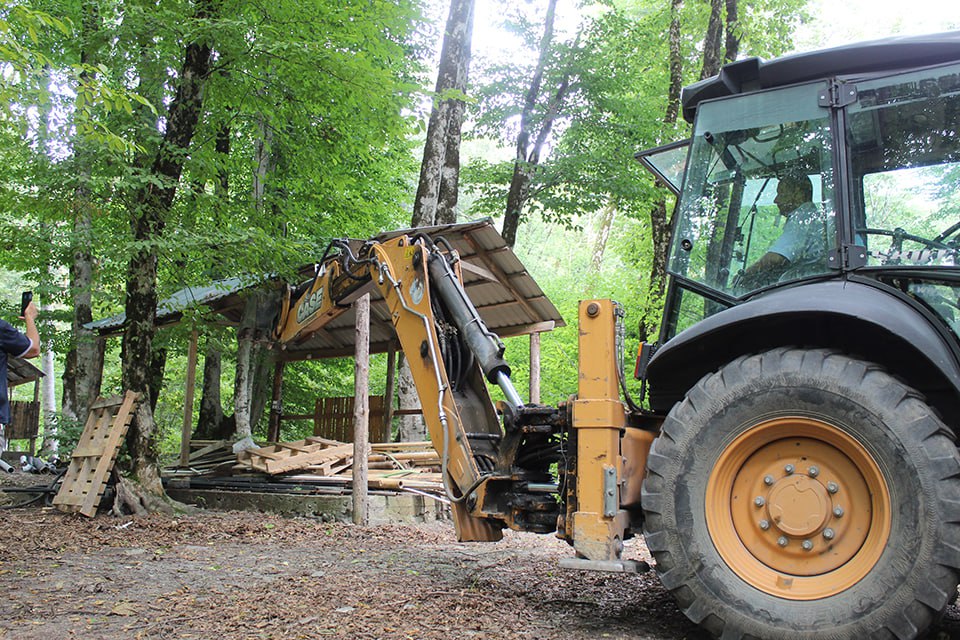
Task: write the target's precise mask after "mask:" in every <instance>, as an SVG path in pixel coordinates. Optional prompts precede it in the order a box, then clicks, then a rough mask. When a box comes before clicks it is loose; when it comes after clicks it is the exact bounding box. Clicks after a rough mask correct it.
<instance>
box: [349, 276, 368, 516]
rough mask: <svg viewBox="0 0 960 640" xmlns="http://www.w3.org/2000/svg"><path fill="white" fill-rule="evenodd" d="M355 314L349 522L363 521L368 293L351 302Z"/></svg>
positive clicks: (366, 435) (366, 433) (365, 507)
mask: <svg viewBox="0 0 960 640" xmlns="http://www.w3.org/2000/svg"><path fill="white" fill-rule="evenodd" d="M353 308H354V310H355V311H356V314H357V322H356V331H355V336H356V353H355V354H354V367H353V381H354V382H353V398H354V399H353V523H354V524H359V525H366V524H367V448H368V440H369V435H370V411H369V406H368V405H369V395H370V384H369V383H370V294H366V295H364V296H363V297H361V298H360V299H358V300H357V301H356V302H354V303H353Z"/></svg>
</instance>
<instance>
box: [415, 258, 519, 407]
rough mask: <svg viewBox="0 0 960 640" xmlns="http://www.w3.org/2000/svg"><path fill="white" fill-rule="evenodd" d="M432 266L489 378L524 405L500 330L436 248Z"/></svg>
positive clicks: (441, 291)
mask: <svg viewBox="0 0 960 640" xmlns="http://www.w3.org/2000/svg"><path fill="white" fill-rule="evenodd" d="M428 268H429V270H430V278H431V282H432V283H433V286H434V288H435V291H436V292H437V295H438V296H439V297H440V299H441V300H443V303H444V305H445V306H446V308H447V311H449V313H450V316H451V320H453V324H454V325H456V327H457V329H458V330H459V331H460V334H461V335H462V336H463V339H464V341H465V342H466V343H467V347H468V348H469V349H470V351H471V352H472V353H473V355H474V357H476V359H477V362H478V363H479V364H480V369H481V370H482V371H483V374H484V375H485V376H486V377H487V380H489V381H490V382H492V383H494V384H496V385H497V386H499V387H500V389H501V390H502V391H503V394H504V396H506V399H507V402H509V403H510V404H511V405H513V406H514V407H519V406H521V405H522V404H523V400H522V399H521V398H520V394H519V393H517V390H516V389H515V388H514V386H513V382H512V381H511V380H510V365H508V364H507V362H506V360H504V359H503V350H504V346H503V343H502V342H500V338H499V337H498V336H497V334H495V333H493V332H492V331H490V329H488V328H487V325H486V323H484V321H483V318H481V317H480V313H479V312H478V311H477V309H476V307H474V306H473V302H471V301H470V298H469V297H467V294H466V292H465V291H464V290H463V286H462V285H461V284H460V280H459V279H458V278H457V276H456V274H455V273H454V271H453V269H452V268H451V267H450V264H449V263H448V262H447V260H446V258H445V257H444V255H443V254H442V253H440V252H439V251H432V252H431V253H430V257H429V258H428Z"/></svg>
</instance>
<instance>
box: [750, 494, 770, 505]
mask: <svg viewBox="0 0 960 640" xmlns="http://www.w3.org/2000/svg"><path fill="white" fill-rule="evenodd" d="M753 504H755V505H757V506H758V507H762V506H763V505H765V504H767V501H766V500H764V499H763V496H757V497H756V498H754V499H753Z"/></svg>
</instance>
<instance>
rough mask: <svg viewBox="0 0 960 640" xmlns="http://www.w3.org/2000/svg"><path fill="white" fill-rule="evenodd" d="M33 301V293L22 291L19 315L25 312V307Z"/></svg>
mask: <svg viewBox="0 0 960 640" xmlns="http://www.w3.org/2000/svg"><path fill="white" fill-rule="evenodd" d="M31 300H33V291H24V292H23V293H21V294H20V315H21V316H23V314H25V313H26V312H27V305H28V304H30V301H31Z"/></svg>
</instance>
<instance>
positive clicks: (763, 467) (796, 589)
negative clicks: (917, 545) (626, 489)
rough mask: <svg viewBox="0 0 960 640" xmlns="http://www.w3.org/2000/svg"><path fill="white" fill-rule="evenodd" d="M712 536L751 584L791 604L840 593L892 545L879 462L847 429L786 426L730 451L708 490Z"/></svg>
mask: <svg viewBox="0 0 960 640" xmlns="http://www.w3.org/2000/svg"><path fill="white" fill-rule="evenodd" d="M706 517H707V529H708V530H709V532H710V537H711V539H712V540H713V543H714V546H715V547H716V549H717V551H718V552H719V553H720V556H721V557H722V558H723V560H724V562H726V563H727V565H728V566H729V567H730V568H731V569H732V570H733V571H734V573H736V574H737V575H738V576H740V578H742V579H743V580H744V581H746V582H747V583H748V584H749V585H751V586H753V587H755V588H757V589H759V590H761V591H763V592H765V593H769V594H770V595H774V596H778V597H781V598H787V599H790V600H815V599H818V598H826V597H828V596H832V595H835V594H837V593H840V592H842V591H844V590H846V589H848V588H850V587H851V586H853V585H854V584H856V583H857V582H859V581H860V580H861V579H862V578H863V577H864V576H866V575H867V574H868V573H869V572H870V570H871V569H872V568H873V567H874V565H875V564H876V563H877V561H878V560H879V559H880V556H881V555H882V553H883V549H884V547H885V546H886V543H887V540H888V538H889V537H890V519H891V506H890V494H889V491H888V489H887V484H886V481H885V480H884V477H883V473H882V472H881V471H880V467H879V466H878V465H877V463H876V461H875V460H874V459H873V456H871V455H870V453H869V452H868V451H867V450H866V449H865V448H864V447H863V445H862V444H860V443H859V442H858V441H857V440H855V439H854V438H852V437H851V436H849V435H847V434H846V433H845V432H844V431H843V430H841V429H839V428H837V427H835V426H833V425H831V424H829V423H826V422H823V421H821V420H817V419H814V418H801V417H784V418H776V419H773V420H767V421H764V422H761V423H760V424H757V425H755V426H754V427H751V428H750V429H749V430H747V431H746V432H744V433H743V434H741V435H740V436H739V437H737V438H736V439H735V440H734V441H733V442H731V443H730V444H729V445H727V446H726V447H725V448H724V449H723V451H722V452H721V454H720V457H719V459H718V460H717V463H716V465H715V467H714V469H713V471H712V473H711V474H710V479H709V481H708V482H707V496H706Z"/></svg>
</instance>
